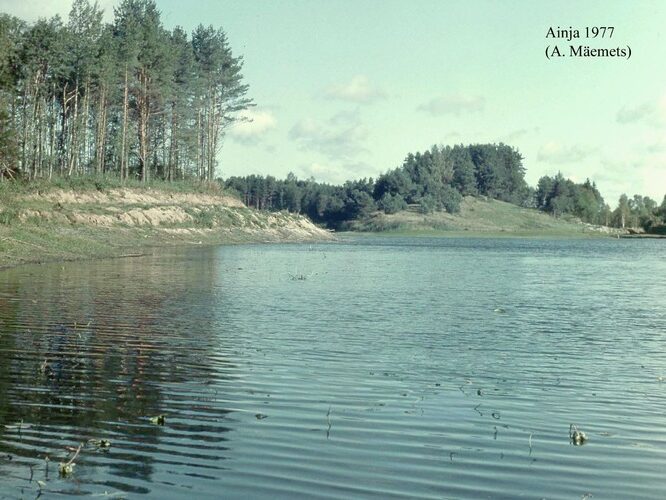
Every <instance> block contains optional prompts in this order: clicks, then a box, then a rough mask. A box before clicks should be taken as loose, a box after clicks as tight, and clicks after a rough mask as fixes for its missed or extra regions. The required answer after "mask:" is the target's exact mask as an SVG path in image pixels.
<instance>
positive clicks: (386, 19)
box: [0, 0, 666, 205]
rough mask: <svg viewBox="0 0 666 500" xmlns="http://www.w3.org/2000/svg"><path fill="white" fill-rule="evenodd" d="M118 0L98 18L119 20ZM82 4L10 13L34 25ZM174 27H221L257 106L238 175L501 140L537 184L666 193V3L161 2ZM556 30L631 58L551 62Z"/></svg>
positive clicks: (55, 3) (355, 163) (27, 2)
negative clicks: (561, 180) (560, 177)
mask: <svg viewBox="0 0 666 500" xmlns="http://www.w3.org/2000/svg"><path fill="white" fill-rule="evenodd" d="M115 3H116V2H115V1H114V0H102V1H101V2H100V4H101V5H102V6H103V7H105V8H106V9H107V10H108V11H109V18H110V16H111V10H112V9H111V8H109V6H112V5H114V4H115ZM69 4H70V1H69V0H0V10H2V11H4V12H10V13H13V14H16V15H20V16H21V17H24V18H30V19H35V18H36V17H37V16H39V15H41V16H48V15H52V14H54V13H60V14H61V15H64V16H66V15H67V12H68V11H69ZM157 5H158V7H159V8H160V10H161V11H162V14H163V21H164V23H165V25H166V26H167V27H169V28H171V27H173V26H175V25H181V26H183V27H184V28H185V29H187V30H191V29H192V28H193V27H194V26H196V25H197V24H199V23H204V24H213V25H214V26H220V27H222V28H223V29H224V30H225V31H226V32H227V35H228V37H229V41H230V43H231V46H232V48H233V50H234V52H235V54H237V55H243V57H244V59H245V66H244V72H243V73H244V75H245V80H246V82H247V83H248V84H249V85H250V96H251V97H253V98H254V99H255V101H256V103H257V107H256V108H255V109H254V110H253V111H252V116H253V117H254V121H253V122H252V123H251V124H245V125H242V126H240V127H238V128H236V129H235V130H232V131H230V133H229V134H228V136H227V138H226V139H225V142H224V147H223V149H222V151H221V152H220V170H221V173H222V175H224V176H225V177H226V176H228V175H244V174H251V173H256V174H263V175H265V174H272V175H275V176H278V177H284V176H286V174H287V173H288V172H290V171H293V172H294V173H296V174H297V175H298V176H299V177H309V176H310V175H313V176H314V177H315V178H316V179H318V180H322V181H330V182H340V181H343V180H344V179H348V178H358V177H365V176H373V177H376V176H377V175H378V174H379V173H381V172H384V171H386V170H388V169H391V168H395V167H397V166H399V165H400V164H401V162H402V160H403V159H404V157H405V156H406V154H407V153H409V152H415V151H417V150H424V149H426V148H428V147H430V146H431V145H433V144H454V143H464V144H467V143H471V142H499V141H503V142H505V143H507V144H511V145H513V146H515V147H517V148H518V149H519V150H520V151H521V153H522V154H523V155H524V156H525V161H524V165H525V167H526V168H527V180H528V182H530V184H532V185H534V184H535V183H536V181H537V180H538V178H539V177H540V176H542V175H544V174H549V175H552V174H555V173H556V172H557V171H558V170H559V171H562V173H563V174H564V175H565V176H568V177H571V178H573V179H574V180H578V181H583V180H584V179H585V178H586V177H590V178H591V179H593V180H595V181H596V182H597V184H598V185H599V188H600V190H601V192H602V194H603V195H604V197H605V198H606V200H607V201H608V202H610V203H611V204H612V205H615V204H616V202H617V198H618V197H619V195H620V194H621V193H622V192H626V193H628V194H630V195H632V194H634V193H641V194H647V195H650V196H651V197H653V198H655V199H657V201H661V199H662V198H663V196H664V194H665V193H666V135H665V134H666V39H665V37H664V31H663V30H664V26H666V2H664V1H660V0H655V1H647V0H644V1H636V0H633V1H631V0H626V1H624V0H622V1H620V0H615V1H608V0H606V1H603V2H602V1H598V2H595V1H586V2H579V1H570V2H569V1H541V2H539V1H534V0H533V1H527V0H525V1H444V0H411V1H407V0H393V1H391V0H327V1H324V0H275V1H268V0H242V1H239V0H190V1H189V2H183V1H182V0H157ZM550 26H553V27H554V28H557V27H558V26H559V27H562V28H569V27H570V26H573V27H574V28H579V29H584V27H585V26H614V27H615V32H614V36H613V38H612V39H610V40H607V41H605V42H602V41H599V40H596V41H588V40H585V39H580V40H574V41H573V42H572V43H576V44H583V45H590V46H593V47H607V48H615V47H617V46H620V47H626V46H627V45H629V46H630V47H631V50H632V57H631V59H630V60H625V59H616V58H596V59H595V58H588V59H573V58H568V57H566V58H560V59H559V60H550V61H549V60H547V59H546V57H545V55H544V51H545V48H546V45H548V44H553V43H558V44H559V45H560V47H562V48H564V49H566V50H567V51H568V45H569V43H568V42H567V41H566V40H552V39H546V32H547V30H548V28H549V27H550Z"/></svg>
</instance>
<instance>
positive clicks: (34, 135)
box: [0, 0, 253, 181]
mask: <svg viewBox="0 0 666 500" xmlns="http://www.w3.org/2000/svg"><path fill="white" fill-rule="evenodd" d="M241 69H242V58H240V57H234V55H233V54H232V51H231V48H230V46H229V43H228V41H227V37H226V34H225V32H224V31H223V30H222V29H216V28H214V27H212V26H208V27H206V26H203V25H199V26H198V27H197V28H196V29H195V30H194V31H193V32H192V33H191V34H188V33H186V32H185V31H184V30H183V29H182V28H179V27H176V28H175V29H173V30H171V31H169V30H167V29H165V28H164V26H163V25H162V22H161V19H160V12H159V11H158V10H157V7H156V4H155V2H154V1H153V0H122V1H121V2H120V3H119V5H118V7H117V8H115V9H114V20H113V22H112V23H110V24H105V23H104V22H103V21H102V11H101V10H100V8H99V7H98V5H97V3H96V2H95V3H91V2H90V1H88V0H74V2H73V5H72V9H71V11H70V14H69V18H68V20H67V21H63V20H62V19H61V18H60V17H59V16H56V17H53V18H50V19H40V20H39V21H37V22H35V23H34V24H27V23H26V22H24V21H22V20H20V19H18V18H16V17H13V16H10V15H7V14H0V178H2V177H4V178H12V177H16V176H18V175H20V176H22V177H23V178H26V179H35V178H49V179H50V178H52V177H53V176H75V175H76V176H80V175H106V174H110V175H115V176H117V177H119V178H120V179H140V180H142V181H148V180H150V179H152V178H159V179H164V180H178V179H185V178H196V179H201V180H213V179H214V178H215V167H216V161H217V160H216V158H217V153H218V150H219V149H220V145H221V138H222V136H223V134H224V131H225V130H226V129H227V128H228V127H229V126H230V125H231V124H232V123H234V121H235V120H236V119H237V116H238V112H239V111H241V110H244V109H247V108H248V107H250V106H252V105H253V103H252V101H251V99H249V98H247V97H246V94H247V91H248V86H247V85H246V84H244V83H243V79H242V75H241Z"/></svg>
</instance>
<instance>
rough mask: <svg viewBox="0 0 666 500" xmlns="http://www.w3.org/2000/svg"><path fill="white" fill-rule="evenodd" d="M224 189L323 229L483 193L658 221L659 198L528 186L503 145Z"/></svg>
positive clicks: (516, 156)
mask: <svg viewBox="0 0 666 500" xmlns="http://www.w3.org/2000/svg"><path fill="white" fill-rule="evenodd" d="M225 186H226V187H227V188H228V189H231V190H233V191H236V192H237V193H238V194H239V196H240V198H241V199H242V200H243V202H244V203H245V204H246V205H248V206H251V207H255V208H258V209H263V210H288V211H290V212H299V213H304V214H306V215H308V216H309V217H310V218H311V219H312V220H314V221H316V222H319V223H324V224H326V225H328V226H329V227H336V228H337V227H340V226H341V225H343V224H344V223H345V222H346V221H351V220H354V219H357V218H359V217H362V216H365V215H368V214H370V213H372V212H373V211H376V210H382V211H384V212H385V213H389V214H390V213H395V212H398V211H400V210H404V209H407V208H408V207H410V206H411V208H412V209H416V210H419V211H420V212H422V213H431V212H433V211H446V212H449V213H456V212H458V211H459V209H460V203H461V201H462V198H463V196H466V195H472V196H486V197H489V198H493V199H497V200H502V201H507V202H509V203H513V204H515V205H519V206H523V207H527V208H538V209H539V210H542V211H544V212H547V213H550V214H552V215H554V216H556V217H560V216H563V215H569V216H574V217H578V218H579V219H580V220H582V221H584V222H589V223H592V224H601V225H607V226H615V227H636V228H637V227H643V228H645V229H647V230H649V229H651V228H655V227H657V226H660V225H663V224H664V221H665V220H666V196H664V201H663V202H662V204H661V205H660V206H658V205H657V203H656V202H655V201H654V200H651V199H650V198H648V197H647V196H645V197H644V196H640V195H635V196H634V197H633V199H629V198H628V197H627V196H626V195H622V196H621V197H620V200H619V203H618V207H617V208H616V209H615V210H611V208H610V206H609V205H608V204H607V203H606V202H605V201H604V199H603V197H602V196H601V193H599V190H598V189H597V187H596V185H595V184H594V183H591V182H590V181H589V180H587V181H585V182H584V183H582V184H576V183H574V182H573V181H571V180H569V179H565V178H564V177H563V176H562V174H560V173H558V174H557V175H556V176H555V177H549V176H544V177H542V178H541V179H540V180H539V183H538V185H537V188H536V189H534V188H532V187H530V186H528V185H527V183H526V182H525V169H524V167H523V165H522V156H521V155H520V153H519V152H518V151H517V150H515V149H514V148H512V147H511V146H507V145H505V144H499V145H497V144H473V145H468V146H463V145H457V146H433V147H432V148H430V149H429V150H428V151H425V152H424V153H415V154H411V153H410V154H409V155H407V157H406V158H405V160H404V162H403V164H402V166H400V167H398V168H396V169H394V170H391V171H388V172H387V173H385V174H382V175H380V176H379V177H378V178H377V179H376V180H373V179H372V178H370V179H361V180H356V181H347V182H346V183H344V184H343V185H341V186H335V185H330V184H322V183H318V182H316V181H314V180H313V179H310V180H299V179H297V178H296V176H295V175H294V174H289V175H288V176H287V179H284V180H281V179H276V178H275V177H272V176H267V177H262V176H257V175H250V176H244V177H230V178H229V179H227V180H226V182H225Z"/></svg>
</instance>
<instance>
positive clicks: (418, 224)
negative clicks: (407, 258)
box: [349, 196, 624, 237]
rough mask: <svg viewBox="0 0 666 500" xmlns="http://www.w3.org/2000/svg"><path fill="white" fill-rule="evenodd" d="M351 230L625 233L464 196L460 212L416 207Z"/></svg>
mask: <svg viewBox="0 0 666 500" xmlns="http://www.w3.org/2000/svg"><path fill="white" fill-rule="evenodd" d="M349 229H351V230H352V231H363V232H388V233H390V234H406V235H409V234H412V235H418V234H424V235H428V234H433V235H434V234H437V235H444V236H446V235H451V236H457V235H470V236H472V235H474V236H553V237H558V236H561V237H573V236H609V235H610V236H615V235H617V234H621V233H623V232H624V231H621V230H618V229H613V228H606V227H603V226H594V225H591V224H587V223H582V222H580V221H578V220H575V219H573V218H555V217H552V216H550V215H548V214H545V213H543V212H540V211H538V210H535V209H529V208H522V207H518V206H516V205H512V204H511V203H505V202H503V201H498V200H492V199H485V198H475V197H471V196H467V197H465V199H464V200H463V202H462V204H461V206H460V212H459V213H457V214H449V213H444V212H436V213H433V214H428V215H424V214H421V213H419V212H418V210H416V208H413V209H410V210H406V211H402V212H398V213H396V214H390V215H389V214H384V213H382V212H376V213H374V214H372V215H371V216H369V217H367V218H365V219H363V220H359V221H355V222H354V223H352V224H351V225H350V227H349Z"/></svg>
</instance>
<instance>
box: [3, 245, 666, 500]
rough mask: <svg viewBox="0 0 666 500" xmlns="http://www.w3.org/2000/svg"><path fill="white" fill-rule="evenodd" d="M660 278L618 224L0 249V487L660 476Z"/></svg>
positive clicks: (578, 492)
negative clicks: (459, 234)
mask: <svg viewBox="0 0 666 500" xmlns="http://www.w3.org/2000/svg"><path fill="white" fill-rule="evenodd" d="M665 279H666V245H665V244H664V241H660V240H611V239H608V240H606V239H601V240H538V239H472V238H470V239H431V238H414V239H412V238H376V239H373V238H359V239H350V240H349V241H346V242H342V243H337V244H317V245H247V246H238V247H220V248H204V249H188V250H182V251H180V252H177V253H171V254H169V255H161V256H154V257H142V258H134V259H118V260H106V261H100V262H90V263H68V264H53V265H43V266H25V267H20V268H16V269H11V270H7V271H2V272H0V498H36V497H37V496H39V495H40V494H41V497H42V498H59V497H63V496H70V495H91V496H102V497H111V498H142V497H143V498H183V497H190V498H298V497H301V498H366V497H372V498H517V497H526V498H562V499H565V498H568V499H575V498H590V497H591V498H622V499H626V498H633V499H636V498H655V499H661V498H665V497H666V480H664V471H665V470H666V284H665V281H664V280H665ZM158 415H164V425H159V424H158V423H156V422H155V419H154V417H156V416H158ZM570 424H575V425H577V426H578V428H579V429H580V430H582V431H584V432H585V434H586V436H587V438H588V439H587V441H586V442H585V444H584V445H582V446H574V445H573V444H572V442H571V441H570V439H569V426H570ZM101 440H108V441H109V442H110V447H108V448H107V447H104V446H100V442H101ZM80 445H83V446H82V447H81V450H80V453H79V456H78V457H76V459H75V463H76V465H75V467H74V469H73V471H72V473H71V474H68V475H66V476H65V477H62V476H61V475H60V474H59V463H60V462H67V461H68V460H69V459H70V458H71V457H72V456H73V453H72V451H71V450H75V449H77V448H78V447H79V446H80ZM45 457H48V458H49V460H48V461H46V460H45Z"/></svg>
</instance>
